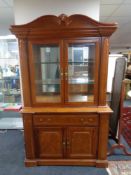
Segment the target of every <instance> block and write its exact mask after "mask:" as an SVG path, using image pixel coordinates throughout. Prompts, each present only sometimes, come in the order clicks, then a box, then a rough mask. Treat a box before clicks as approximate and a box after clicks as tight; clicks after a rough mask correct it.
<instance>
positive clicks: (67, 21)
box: [58, 14, 72, 26]
mask: <svg viewBox="0 0 131 175" xmlns="http://www.w3.org/2000/svg"><path fill="white" fill-rule="evenodd" d="M71 22H72V20H71V19H70V18H69V17H68V16H67V15H65V14H61V15H60V16H59V17H58V23H59V24H60V25H61V24H64V25H65V26H68V25H69V24H70V23H71Z"/></svg>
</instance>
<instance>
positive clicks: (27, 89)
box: [11, 14, 117, 167]
mask: <svg viewBox="0 0 131 175" xmlns="http://www.w3.org/2000/svg"><path fill="white" fill-rule="evenodd" d="M116 28H117V26H116V24H104V23H100V22H97V21H95V20H93V19H91V18H89V17H87V16H84V15H71V16H69V17H68V16H66V15H64V14H62V15H60V16H58V17H57V16H53V15H46V16H42V17H40V18H38V19H36V20H34V21H32V22H30V23H28V24H24V25H14V26H11V31H12V32H13V33H14V34H15V35H16V36H17V37H18V40H19V51H20V66H21V82H22V90H23V91H22V92H23V108H22V110H21V113H22V115H23V122H24V136H25V150H26V160H25V164H26V166H34V165H89V166H97V167H106V166H107V164H108V162H107V159H106V157H107V141H108V124H109V115H110V113H111V112H112V110H111V109H110V108H109V107H108V106H107V104H106V79H107V66H108V49H109V36H110V35H111V34H112V33H113V32H114V31H115V30H116Z"/></svg>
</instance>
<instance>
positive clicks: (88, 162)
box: [25, 159, 108, 168]
mask: <svg viewBox="0 0 131 175" xmlns="http://www.w3.org/2000/svg"><path fill="white" fill-rule="evenodd" d="M38 165H45V166H46V165H48V166H52V165H53V166H54V165H55V166H56V165H57V166H59V165H65V166H69V165H70V166H71V165H77V166H87V165H88V166H96V167H99V168H106V167H108V161H107V160H96V159H91V160H89V159H55V160H54V159H34V160H32V159H25V166H26V167H32V166H38Z"/></svg>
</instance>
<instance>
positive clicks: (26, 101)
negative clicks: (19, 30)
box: [19, 39, 31, 107]
mask: <svg viewBox="0 0 131 175" xmlns="http://www.w3.org/2000/svg"><path fill="white" fill-rule="evenodd" d="M19 54H20V72H21V75H22V76H21V79H20V80H21V85H22V86H21V89H22V101H23V106H26V107H30V106H31V94H30V79H29V73H28V71H29V62H28V52H27V40H23V39H20V40H19Z"/></svg>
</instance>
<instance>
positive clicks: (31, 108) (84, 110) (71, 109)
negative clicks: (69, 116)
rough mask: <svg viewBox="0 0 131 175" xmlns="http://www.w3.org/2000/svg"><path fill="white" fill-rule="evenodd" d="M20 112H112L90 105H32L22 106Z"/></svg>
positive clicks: (107, 108) (106, 108)
mask: <svg viewBox="0 0 131 175" xmlns="http://www.w3.org/2000/svg"><path fill="white" fill-rule="evenodd" d="M20 112H21V113H23V114H24V113H31V114H35V113H50V114H51V113H75V112H77V113H98V114H99V113H112V112H113V111H112V110H111V108H110V107H108V106H106V107H92V108H88V107H87V108H85V107H79V108H69V107H67V108H64V107H63V108H62V107H58V108H57V107H52V108H50V107H45V108H33V107H24V108H22V109H21V110H20Z"/></svg>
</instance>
